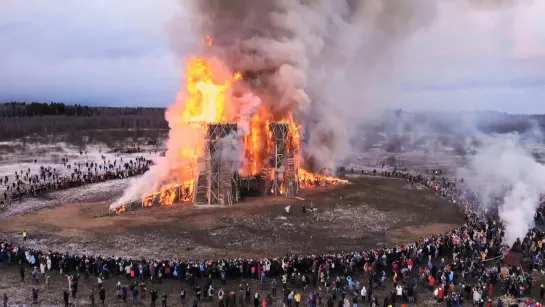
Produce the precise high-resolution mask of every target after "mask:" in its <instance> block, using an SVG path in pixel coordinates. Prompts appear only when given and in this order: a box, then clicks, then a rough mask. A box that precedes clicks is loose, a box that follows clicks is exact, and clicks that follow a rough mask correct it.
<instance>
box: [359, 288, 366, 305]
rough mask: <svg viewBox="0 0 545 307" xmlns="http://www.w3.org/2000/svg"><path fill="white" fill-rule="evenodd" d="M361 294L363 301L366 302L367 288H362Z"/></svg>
mask: <svg viewBox="0 0 545 307" xmlns="http://www.w3.org/2000/svg"><path fill="white" fill-rule="evenodd" d="M360 294H361V301H362V302H365V298H366V297H367V288H365V286H362V287H361V291H360Z"/></svg>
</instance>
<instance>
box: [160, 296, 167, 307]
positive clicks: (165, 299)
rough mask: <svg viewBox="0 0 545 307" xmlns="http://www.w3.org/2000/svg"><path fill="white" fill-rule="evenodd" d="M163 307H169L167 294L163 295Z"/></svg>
mask: <svg viewBox="0 0 545 307" xmlns="http://www.w3.org/2000/svg"><path fill="white" fill-rule="evenodd" d="M161 307H167V294H166V293H165V294H163V297H162V298H161Z"/></svg>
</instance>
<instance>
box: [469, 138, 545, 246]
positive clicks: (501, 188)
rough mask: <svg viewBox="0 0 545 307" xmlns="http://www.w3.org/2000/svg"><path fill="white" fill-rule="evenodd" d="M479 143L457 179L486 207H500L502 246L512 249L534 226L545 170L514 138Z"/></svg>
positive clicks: (543, 192)
mask: <svg viewBox="0 0 545 307" xmlns="http://www.w3.org/2000/svg"><path fill="white" fill-rule="evenodd" d="M479 139H480V141H481V146H480V147H479V148H477V149H476V152H475V154H474V155H473V156H471V157H470V160H469V165H468V166H467V168H465V169H462V170H460V175H461V176H462V177H464V178H466V182H467V187H468V188H470V189H471V190H472V191H473V192H476V193H479V195H480V196H481V200H482V204H483V205H484V206H485V207H487V206H490V205H492V204H496V205H499V217H500V219H501V221H502V222H503V223H504V225H505V237H504V242H505V243H506V244H507V245H509V246H512V245H513V243H514V242H515V241H516V240H517V238H520V239H523V238H524V236H525V235H526V232H527V231H528V229H530V228H532V227H533V226H534V214H535V212H536V210H537V208H538V207H539V204H540V195H543V194H545V166H543V165H542V164H540V163H538V162H536V161H535V159H534V157H532V155H531V154H530V152H529V151H528V150H527V149H526V148H525V147H524V145H523V144H522V143H521V140H520V137H519V136H518V135H516V134H511V135H507V136H493V137H490V136H487V137H485V136H482V137H480V138H479Z"/></svg>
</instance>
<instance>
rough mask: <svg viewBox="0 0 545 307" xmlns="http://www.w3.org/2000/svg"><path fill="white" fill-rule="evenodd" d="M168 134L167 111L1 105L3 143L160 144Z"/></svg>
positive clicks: (1, 136) (0, 136) (16, 103)
mask: <svg viewBox="0 0 545 307" xmlns="http://www.w3.org/2000/svg"><path fill="white" fill-rule="evenodd" d="M167 131H168V123H167V121H166V120H165V109H164V108H143V107H136V108H128V107H126V108H120V107H92V106H82V105H78V104H76V105H70V104H65V103H62V102H51V103H40V102H32V103H25V102H8V103H3V104H0V141H10V140H16V139H21V140H23V141H29V142H34V141H36V142H41V141H65V142H69V143H81V142H93V141H97V142H103V143H106V144H108V145H113V144H115V143H117V142H122V141H123V140H125V139H131V138H132V139H136V138H148V139H153V140H154V141H158V138H162V137H164V136H165V135H166V132H167Z"/></svg>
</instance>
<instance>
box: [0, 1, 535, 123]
mask: <svg viewBox="0 0 545 307" xmlns="http://www.w3.org/2000/svg"><path fill="white" fill-rule="evenodd" d="M411 1H413V0H411ZM414 1H418V0H414ZM438 1H441V0H438ZM445 1H446V0H445ZM517 1H518V0H517ZM54 2H55V5H52V2H51V1H46V0H26V1H19V0H0V46H1V47H0V101H10V100H26V101H29V100H37V101H65V102H68V103H85V104H94V105H121V106H137V105H142V106H167V105H169V104H170V103H171V102H172V101H174V98H175V96H176V92H177V91H178V90H179V87H180V72H181V66H180V64H179V63H178V61H177V60H176V59H175V58H174V56H173V55H172V52H171V49H170V46H169V40H168V35H167V27H166V24H167V23H168V21H169V20H170V19H171V18H172V16H173V14H175V13H180V10H181V8H180V7H179V5H178V3H177V1H176V0H136V1H135V0H115V1H106V0H94V1H79V0H55V1H54ZM520 2H526V0H520ZM544 12H545V1H544V0H534V1H532V0H530V1H528V4H523V5H519V6H515V7H510V8H508V9H505V10H501V11H498V12H490V11H488V10H479V11H474V12H472V13H469V12H466V13H464V14H460V13H459V12H452V11H451V10H450V8H449V7H447V6H442V9H441V10H440V14H439V16H438V17H437V19H436V21H435V22H434V23H433V24H432V25H431V26H430V27H429V28H428V29H426V30H424V31H422V32H420V33H418V34H417V35H416V36H415V37H413V38H412V39H411V40H409V41H407V43H406V45H405V46H404V47H403V48H404V49H405V50H404V54H405V55H406V56H405V58H404V59H403V61H402V62H403V65H402V66H401V67H400V69H399V73H398V77H397V79H396V80H394V81H392V84H386V85H385V86H387V87H389V88H390V90H391V91H393V92H394V93H395V94H394V95H388V96H387V98H385V99H388V100H390V102H391V103H393V104H395V105H396V106H399V107H402V108H404V109H415V108H416V109H424V108H436V109H442V110H462V109H463V110H468V109H488V110H497V111H505V112H511V113H545V18H543V14H544ZM182 13H183V12H182ZM179 35H181V36H190V35H191V34H190V33H189V32H188V31H180V34H179ZM392 101H393V102H392Z"/></svg>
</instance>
